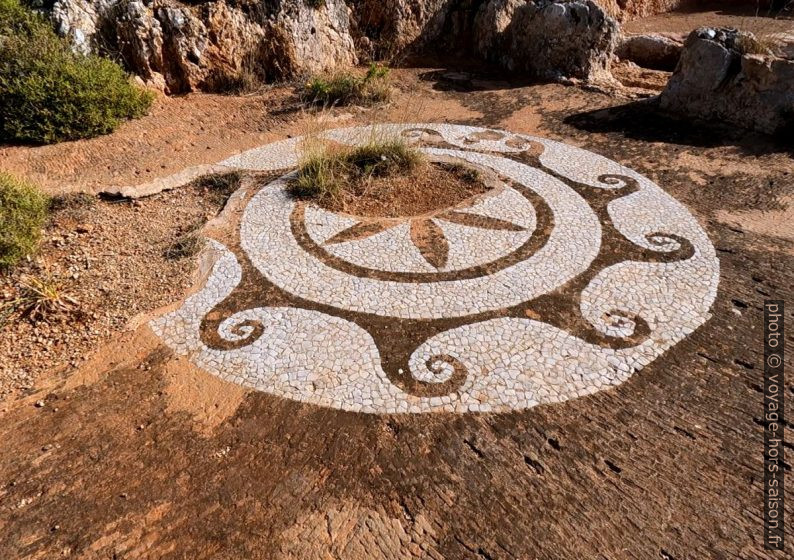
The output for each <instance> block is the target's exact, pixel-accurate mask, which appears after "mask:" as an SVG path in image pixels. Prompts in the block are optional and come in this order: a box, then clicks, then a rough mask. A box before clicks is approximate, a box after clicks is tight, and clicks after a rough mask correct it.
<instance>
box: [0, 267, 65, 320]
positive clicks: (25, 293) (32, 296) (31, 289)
mask: <svg viewBox="0 0 794 560" xmlns="http://www.w3.org/2000/svg"><path fill="white" fill-rule="evenodd" d="M78 309H79V303H78V302H77V300H76V299H75V298H74V297H73V296H72V295H70V294H69V292H68V291H67V290H66V288H65V285H64V283H63V282H62V281H60V280H58V279H56V278H54V277H52V276H49V275H46V276H30V275H29V276H24V277H23V278H22V279H21V281H20V295H19V296H18V297H17V298H15V299H12V300H10V301H5V302H3V303H2V304H0V327H1V326H3V325H4V324H5V323H6V322H7V321H8V320H10V319H11V318H13V317H19V318H20V319H29V320H30V321H32V322H34V323H38V322H40V321H52V320H53V319H63V318H65V317H66V316H68V315H70V314H71V313H73V312H75V311H77V310H78Z"/></svg>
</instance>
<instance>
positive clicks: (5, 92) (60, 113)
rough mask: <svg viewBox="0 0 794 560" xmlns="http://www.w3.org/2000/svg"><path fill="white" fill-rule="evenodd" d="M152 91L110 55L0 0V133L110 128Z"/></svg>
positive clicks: (53, 136) (38, 135) (39, 136)
mask: <svg viewBox="0 0 794 560" xmlns="http://www.w3.org/2000/svg"><path fill="white" fill-rule="evenodd" d="M153 98H154V96H153V94H152V93H151V92H149V91H146V90H144V89H142V88H139V87H137V86H135V85H134V84H133V83H131V82H130V80H129V76H128V75H127V74H126V72H125V71H124V70H123V69H122V68H121V67H120V66H119V65H118V64H116V63H115V62H113V61H111V60H109V59H105V58H102V57H98V56H83V55H80V54H76V53H74V52H73V51H72V50H71V48H70V45H69V43H68V41H67V40H65V39H62V38H60V37H58V36H57V35H56V34H55V32H54V31H53V29H52V28H51V27H50V24H49V23H48V22H47V21H46V20H44V18H43V17H41V16H39V15H38V14H35V13H33V12H31V11H30V10H28V9H26V8H24V7H22V6H20V4H19V0H0V139H2V140H5V141H14V142H32V143H53V142H60V141H63V140H76V139H79V138H90V137H93V136H98V135H100V134H107V133H109V132H112V131H113V130H114V129H115V128H116V127H117V126H118V125H119V124H120V123H121V122H122V121H124V120H126V119H130V118H136V117H140V116H142V115H144V114H146V112H147V111H148V109H149V107H150V106H151V103H152V100H153Z"/></svg>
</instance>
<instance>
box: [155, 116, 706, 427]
mask: <svg viewBox="0 0 794 560" xmlns="http://www.w3.org/2000/svg"><path fill="white" fill-rule="evenodd" d="M373 134H378V135H389V136H394V137H402V138H404V139H405V140H406V141H408V142H410V143H412V144H414V145H415V146H416V147H417V148H418V149H420V150H421V151H423V152H424V153H425V154H426V157H427V159H428V160H429V161H430V162H454V163H457V164H463V165H465V166H470V167H472V168H474V169H477V170H478V171H480V172H481V173H483V175H482V176H483V177H484V178H485V179H484V180H485V181H487V186H488V187H489V188H488V190H487V192H485V193H480V194H477V195H474V196H472V197H469V198H468V199H466V200H463V201H455V202H456V203H455V204H452V205H451V206H445V207H439V208H436V209H434V210H433V211H431V212H428V213H426V214H422V215H418V216H403V217H389V218H377V217H372V216H356V215H353V214H345V213H340V212H332V211H330V210H327V209H324V208H321V207H319V206H317V205H315V204H313V203H311V202H309V201H305V200H296V199H295V198H293V197H292V196H290V194H289V193H288V192H287V188H286V187H287V184H288V182H289V181H290V179H291V178H292V177H293V176H294V168H295V166H296V165H297V162H298V160H299V157H300V152H301V149H302V144H303V140H302V139H301V138H295V139H290V140H287V141H283V142H277V143H275V144H271V145H267V146H264V147H262V148H257V149H254V150H250V151H248V152H245V153H242V154H240V155H238V156H235V157H233V158H230V159H229V160H226V161H224V162H221V164H219V165H221V166H225V167H228V168H233V169H241V170H253V171H279V174H278V176H277V177H276V178H275V179H274V180H271V181H269V182H267V181H265V182H263V184H261V185H259V186H257V187H256V188H255V189H252V192H251V193H250V196H249V197H248V198H247V199H246V201H245V208H244V211H243V212H242V215H241V217H240V221H239V227H238V228H237V229H236V230H235V231H237V232H238V233H237V234H236V235H235V237H238V238H237V239H233V240H231V241H230V240H225V241H224V242H221V241H212V242H211V249H212V254H213V255H214V265H213V266H212V271H211V273H210V275H209V278H208V280H207V281H206V284H205V285H204V287H203V288H202V289H201V290H200V291H199V292H198V293H196V294H194V295H192V296H190V297H189V298H187V299H186V300H185V302H184V303H183V305H182V307H181V308H180V309H178V310H176V311H174V312H172V313H168V314H166V315H164V316H163V317H160V318H158V319H156V320H154V321H153V322H152V323H151V325H152V328H153V329H154V331H155V332H156V333H157V334H158V335H159V336H160V337H161V338H162V339H163V340H164V341H165V343H166V344H168V345H169V346H170V347H171V348H172V349H174V350H175V351H176V352H178V353H180V354H184V355H186V356H188V357H189V358H190V359H191V360H192V361H193V363H195V364H196V365H197V366H199V367H200V368H203V369H205V370H207V371H209V372H211V373H213V374H215V375H217V376H219V377H221V378H223V379H226V380H228V381H230V382H233V383H237V384H240V385H243V386H246V387H251V388H254V389H257V390H260V391H264V392H267V393H271V394H273V395H277V396H280V397H285V398H290V399H294V400H298V401H302V402H307V403H313V404H316V405H320V406H326V407H333V408H338V409H343V410H349V411H357V412H367V413H422V412H434V411H447V412H458V413H464V412H470V411H475V412H476V411H492V412H498V411H509V410H517V409H526V408H530V407H532V406H535V405H537V404H541V403H553V402H561V401H565V400H567V399H571V398H576V397H579V396H584V395H587V394H590V393H593V392H595V391H599V390H601V389H605V388H607V387H610V386H614V385H617V384H620V383H622V382H623V381H625V380H626V379H628V378H629V377H630V376H631V375H632V374H633V373H635V372H636V371H638V370H640V369H641V368H642V367H643V366H645V365H647V364H649V363H650V362H652V361H653V360H654V359H655V358H657V357H658V356H660V355H661V354H662V353H664V352H665V351H666V350H668V349H669V348H671V347H672V346H673V345H675V344H676V343H678V342H680V341H681V340H682V339H683V338H685V337H686V336H688V335H689V334H691V333H692V332H693V331H694V330H695V329H696V328H698V327H699V326H700V325H701V324H702V323H704V322H705V321H706V320H707V319H708V318H709V309H710V307H711V304H712V302H713V301H714V298H715V296H716V290H717V284H718V281H719V262H718V260H717V258H716V254H715V251H714V247H713V246H712V244H711V242H710V241H709V239H708V237H707V236H706V234H705V232H704V231H703V230H702V228H701V227H700V226H699V225H698V223H697V221H696V220H695V219H694V218H693V217H692V216H691V215H690V214H689V212H688V211H687V210H686V208H685V207H684V206H682V205H681V204H680V203H678V202H677V201H675V200H674V199H673V198H671V197H670V196H669V195H667V194H666V193H665V192H664V191H662V190H661V189H660V188H659V187H658V186H656V185H655V184H654V183H653V182H651V181H650V180H648V179H647V178H645V177H643V176H642V175H640V174H638V173H636V172H634V171H632V170H630V169H627V168H625V167H623V166H621V165H620V164H618V163H616V162H613V161H611V160H609V159H606V158H604V157H602V156H598V155H596V154H593V153H590V152H587V151H584V150H581V149H578V148H573V147H571V146H567V145H565V144H561V143H558V142H553V141H550V140H546V139H544V138H538V137H533V136H527V135H521V134H512V133H508V132H504V131H499V130H489V129H483V128H478V127H469V126H458V125H444V124H400V125H378V126H377V127H358V128H347V129H336V130H332V131H328V132H326V133H324V136H325V137H326V138H327V139H328V140H329V141H333V142H336V143H342V144H348V145H351V146H355V145H360V144H363V143H365V142H367V141H368V140H370V139H371V138H372V137H373Z"/></svg>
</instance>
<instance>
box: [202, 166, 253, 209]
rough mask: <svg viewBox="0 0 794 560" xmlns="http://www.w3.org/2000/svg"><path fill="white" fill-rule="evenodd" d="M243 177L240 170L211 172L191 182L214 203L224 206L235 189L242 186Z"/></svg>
mask: <svg viewBox="0 0 794 560" xmlns="http://www.w3.org/2000/svg"><path fill="white" fill-rule="evenodd" d="M242 178H243V176H242V174H241V173H240V172H239V171H230V172H229V173H211V174H209V175H204V176H202V177H199V178H198V179H196V180H195V181H193V182H192V183H191V186H193V187H196V188H198V189H201V190H202V191H203V192H204V193H205V194H207V195H208V196H209V197H210V200H211V201H212V202H213V203H214V204H217V205H219V206H221V207H222V206H223V205H224V204H226V201H227V200H229V197H230V196H231V195H232V194H233V193H234V191H236V190H237V189H239V188H240V181H241V180H242Z"/></svg>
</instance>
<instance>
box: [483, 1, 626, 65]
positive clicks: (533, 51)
mask: <svg viewBox="0 0 794 560" xmlns="http://www.w3.org/2000/svg"><path fill="white" fill-rule="evenodd" d="M618 37H619V27H618V24H617V22H616V21H615V20H614V19H612V18H611V17H609V16H608V15H607V14H606V12H604V10H603V9H602V8H601V7H600V6H599V5H598V4H597V3H596V2H594V1H593V0H490V1H489V2H487V3H486V4H484V5H483V6H482V7H481V9H480V11H479V13H478V14H477V16H476V17H475V38H476V44H477V45H478V48H479V49H481V50H480V54H481V55H482V56H484V57H485V58H486V59H487V60H490V61H492V62H495V63H497V64H499V65H500V66H502V67H503V68H505V69H507V70H509V71H514V72H517V73H523V74H528V75H531V76H534V77H536V78H540V79H549V80H561V79H569V78H576V79H581V80H585V81H601V80H609V79H611V75H610V73H609V68H610V63H611V60H612V56H613V53H614V50H615V47H616V45H617V41H618Z"/></svg>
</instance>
